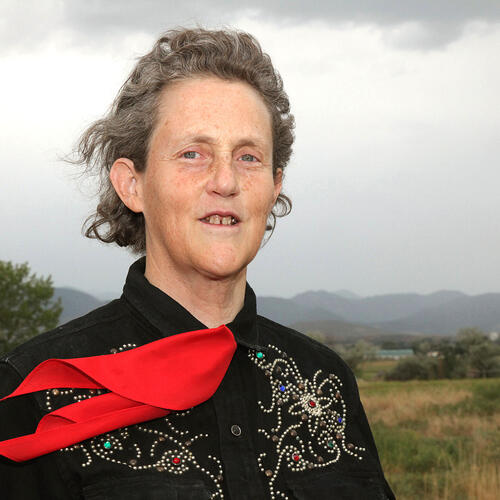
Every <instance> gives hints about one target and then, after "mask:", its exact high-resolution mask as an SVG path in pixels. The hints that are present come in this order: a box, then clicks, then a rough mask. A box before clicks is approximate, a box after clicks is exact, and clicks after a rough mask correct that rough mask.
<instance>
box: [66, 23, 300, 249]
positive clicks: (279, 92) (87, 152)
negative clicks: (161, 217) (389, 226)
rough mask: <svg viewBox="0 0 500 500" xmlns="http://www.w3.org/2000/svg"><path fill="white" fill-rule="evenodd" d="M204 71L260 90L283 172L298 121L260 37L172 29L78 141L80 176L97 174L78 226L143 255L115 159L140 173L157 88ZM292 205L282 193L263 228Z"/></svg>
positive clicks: (139, 228)
mask: <svg viewBox="0 0 500 500" xmlns="http://www.w3.org/2000/svg"><path fill="white" fill-rule="evenodd" d="M206 75H213V76H217V77H219V78H222V79H226V80H239V81H243V82H246V83H248V84H249V85H251V86H252V87H253V88H254V89H256V90H257V91H258V92H259V94H260V95H261V97H262V98H263V100H264V102H265V104H266V105H267V107H268V109H269V111H270V113H271V117H272V134H273V175H274V176H276V174H277V171H278V169H282V172H283V173H284V170H285V167H286V165H287V163H288V161H289V159H290V156H291V153H292V144H293V141H294V134H293V129H294V127H295V120H294V117H293V115H292V114H291V113H290V103H289V100H288V96H287V94H286V93H285V91H284V89H283V81H282V79H281V77H280V75H279V73H278V72H277V71H276V70H275V69H274V67H273V65H272V62H271V59H270V57H269V55H267V54H266V53H264V52H262V49H261V47H260V45H259V42H258V41H257V40H256V39H255V38H254V37H253V36H252V35H250V34H248V33H245V32H240V31H235V30H217V31H215V30H207V29H203V28H195V29H186V28H177V29H173V30H170V31H168V32H166V33H165V34H163V35H162V36H161V37H160V38H159V39H158V40H157V41H156V43H155V44H154V46H153V48H152V50H151V51H150V52H149V53H147V54H146V55H144V56H143V57H141V58H140V59H139V60H138V62H137V64H136V66H135V67H134V69H133V70H132V72H131V74H130V75H129V77H128V78H127V80H126V81H125V83H124V84H123V86H122V87H121V89H120V91H119V93H118V95H117V97H116V98H115V100H114V102H113V104H112V106H111V108H110V110H109V112H108V113H107V114H106V115H105V116H104V117H103V118H102V119H100V120H97V121H96V122H94V123H93V124H92V125H91V126H90V127H89V128H88V129H87V130H86V131H85V132H84V133H83V134H82V136H81V137H80V139H79V141H78V143H77V148H76V151H75V153H76V158H75V159H74V160H73V163H76V164H78V165H85V170H84V172H83V173H84V174H95V175H97V177H98V179H99V184H98V194H99V203H98V205H97V208H96V211H95V212H94V213H93V214H91V215H90V216H89V217H87V219H86V220H85V222H84V223H83V229H84V230H85V233H84V234H85V236H86V237H88V238H96V239H99V240H100V241H103V242H105V243H112V242H115V243H117V244H118V245H119V246H125V247H127V246H128V247H130V248H131V250H132V251H133V252H134V253H144V252H145V250H146V237H145V224H144V216H143V214H142V213H135V212H133V211H132V210H130V209H129V208H128V207H127V206H126V205H125V204H124V203H123V202H122V201H121V199H120V198H119V197H118V195H117V194H116V191H115V189H114V187H113V185H112V184H111V181H110V179H109V171H110V169H111V166H112V165H113V163H114V161H115V160H116V159H118V158H123V157H125V158H129V159H130V160H132V161H133V162H134V166H135V168H136V170H138V171H143V170H144V169H145V168H146V165H147V159H148V152H149V143H150V139H151V136H152V132H153V130H154V129H155V125H156V121H157V109H158V100H159V97H160V95H161V92H162V90H163V89H164V88H165V87H166V86H168V84H169V83H171V82H174V81H179V80H184V79H189V78H193V77H196V76H206ZM291 208H292V202H291V200H290V198H288V196H286V195H285V194H283V193H280V195H279V196H278V199H277V200H276V203H275V205H274V207H273V209H272V211H271V214H270V221H268V224H267V226H266V231H271V233H270V235H271V234H272V232H273V231H274V227H275V225H276V217H283V216H285V215H287V214H289V213H290V211H291ZM270 235H269V236H270Z"/></svg>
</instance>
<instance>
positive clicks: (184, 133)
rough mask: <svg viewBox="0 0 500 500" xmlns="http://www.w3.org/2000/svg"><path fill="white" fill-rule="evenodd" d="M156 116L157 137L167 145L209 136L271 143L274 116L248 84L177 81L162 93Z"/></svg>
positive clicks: (215, 80)
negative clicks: (253, 139) (272, 116)
mask: <svg viewBox="0 0 500 500" xmlns="http://www.w3.org/2000/svg"><path fill="white" fill-rule="evenodd" d="M157 113H158V116H157V125H156V129H155V133H154V135H161V136H162V137H163V139H164V140H167V141H168V142H176V141H179V140H182V139H183V138H186V137H188V136H191V137H192V136H195V135H198V136H203V135H206V136H211V137H220V138H224V139H227V138H234V139H235V140H238V139H239V138H241V137H242V136H247V137H253V138H255V139H256V140H258V142H261V143H262V145H264V146H266V147H267V146H271V143H272V128H271V127H272V125H271V124H272V120H271V113H270V111H269V109H268V108H267V106H266V104H265V102H264V100H263V98H262V97H261V96H260V95H259V93H258V92H257V91H256V90H255V89H254V88H253V87H251V86H250V85H249V84H247V83H245V82H241V81H232V80H231V81H227V80H222V79H220V78H217V77H209V76H207V77H198V78H190V79H188V80H182V81H177V82H174V83H172V84H169V85H168V86H167V87H166V88H165V89H164V90H163V91H162V93H161V95H160V99H159V103H158V110H157Z"/></svg>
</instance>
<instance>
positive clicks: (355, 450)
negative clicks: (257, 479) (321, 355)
mask: <svg viewBox="0 0 500 500" xmlns="http://www.w3.org/2000/svg"><path fill="white" fill-rule="evenodd" d="M248 356H249V358H250V359H251V360H252V361H253V362H254V363H255V364H256V365H257V367H258V368H260V369H261V370H262V371H263V372H264V374H265V375H266V377H268V378H269V383H270V385H271V401H270V403H269V404H268V405H265V404H264V403H262V401H258V402H257V403H258V405H259V407H260V409H261V410H262V412H263V413H265V414H268V415H269V416H270V417H272V418H273V421H274V426H273V427H272V428H270V429H260V428H259V429H257V431H258V432H259V433H262V434H263V435H264V436H265V438H266V439H267V440H269V444H270V446H271V447H272V449H273V450H275V452H276V453H275V454H274V453H273V456H270V454H268V453H265V452H263V453H261V454H260V455H259V456H258V458H257V460H258V465H259V468H260V470H261V471H262V472H263V473H264V474H265V476H266V477H267V479H268V485H269V492H270V495H271V499H273V500H274V499H277V498H284V499H287V498H288V497H287V495H286V494H285V493H283V492H281V491H279V490H278V489H277V487H276V480H277V478H278V475H279V472H280V470H282V469H283V468H284V467H287V468H288V469H289V470H291V471H292V472H299V471H303V470H306V469H315V468H320V467H327V466H328V465H330V464H333V463H335V462H337V461H338V460H339V459H340V458H341V454H342V453H346V454H349V455H351V456H352V457H354V458H357V459H359V460H362V459H363V457H362V455H361V454H360V452H363V451H365V448H362V447H359V446H355V445H354V444H352V443H346V436H345V429H346V425H347V418H348V416H347V414H346V404H345V401H344V399H343V397H342V392H341V389H342V382H341V381H340V379H339V378H338V377H337V376H336V375H335V374H333V373H330V374H328V375H326V374H324V373H323V372H322V370H317V371H316V372H315V373H314V375H313V377H312V379H311V380H310V379H307V378H305V377H303V376H302V374H301V373H300V371H299V369H298V367H297V364H296V363H295V361H294V360H293V358H292V357H290V356H288V355H287V354H286V353H285V352H283V351H281V350H280V349H279V348H278V347H276V346H274V345H268V350H267V352H266V353H263V352H260V351H255V350H250V351H249V352H248ZM290 422H291V423H290ZM287 424H289V425H287ZM286 425H287V426H286ZM285 426H286V427H285ZM271 443H272V444H271Z"/></svg>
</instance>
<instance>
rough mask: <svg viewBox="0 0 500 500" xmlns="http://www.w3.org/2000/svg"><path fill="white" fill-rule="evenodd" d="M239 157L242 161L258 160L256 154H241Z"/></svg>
mask: <svg viewBox="0 0 500 500" xmlns="http://www.w3.org/2000/svg"><path fill="white" fill-rule="evenodd" d="M240 158H242V159H243V160H244V161H250V162H254V161H259V159H258V158H257V157H256V156H254V155H251V154H249V153H246V154H244V155H241V156H240Z"/></svg>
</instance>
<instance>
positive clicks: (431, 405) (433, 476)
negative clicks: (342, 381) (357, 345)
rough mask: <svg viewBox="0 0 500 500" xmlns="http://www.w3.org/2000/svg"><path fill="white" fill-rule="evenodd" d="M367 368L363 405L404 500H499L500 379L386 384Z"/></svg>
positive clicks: (377, 365) (378, 365) (375, 366)
mask: <svg viewBox="0 0 500 500" xmlns="http://www.w3.org/2000/svg"><path fill="white" fill-rule="evenodd" d="M393 363H394V362H391V361H378V362H372V363H367V364H366V365H365V366H363V367H362V371H361V374H360V376H359V377H358V383H359V387H360V393H361V399H362V401H363V405H364V407H365V410H366V413H367V415H368V420H369V421H370V425H371V428H372V431H373V434H374V437H375V441H376V442H377V447H378V450H379V453H380V458H381V461H382V464H383V467H384V471H385V474H386V477H387V479H388V481H389V483H390V484H391V486H392V488H393V490H394V492H395V494H396V497H397V499H398V500H405V499H423V498H425V499H432V500H434V499H435V500H438V499H439V500H452V499H453V500H461V499H464V500H465V499H467V500H469V499H470V500H489V499H491V500H493V499H495V500H496V499H497V498H499V497H498V495H499V493H498V492H499V491H500V431H499V429H500V378H496V379H461V380H431V381H412V382H383V381H377V380H373V379H374V377H375V376H376V375H377V374H378V373H379V372H380V371H381V370H382V371H383V370H386V369H388V368H389V367H390V366H391V365H392V364H393Z"/></svg>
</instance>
